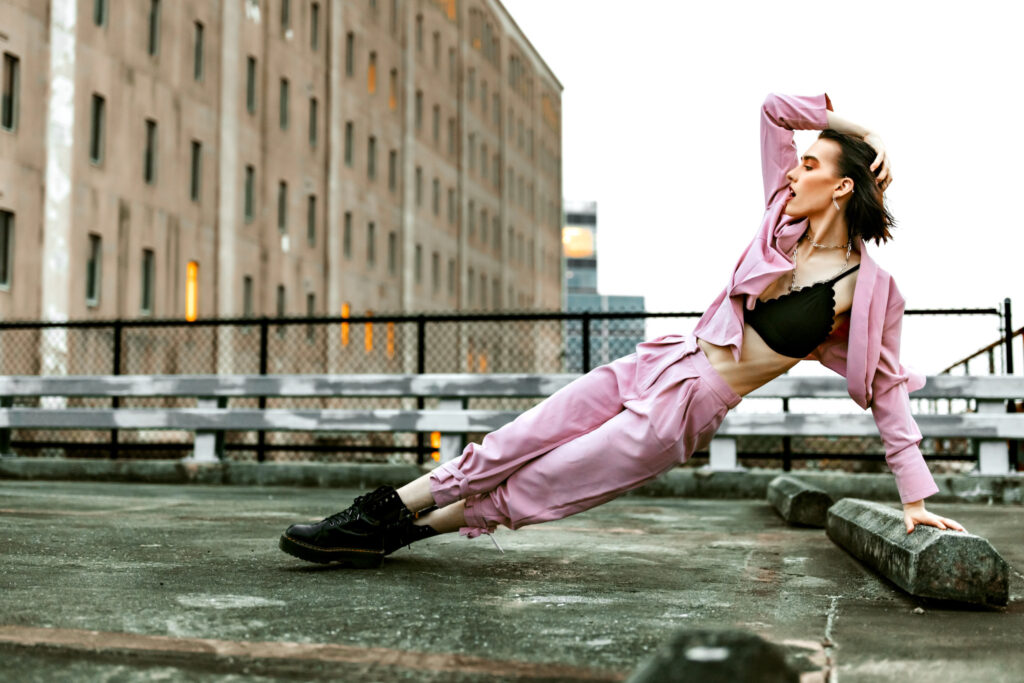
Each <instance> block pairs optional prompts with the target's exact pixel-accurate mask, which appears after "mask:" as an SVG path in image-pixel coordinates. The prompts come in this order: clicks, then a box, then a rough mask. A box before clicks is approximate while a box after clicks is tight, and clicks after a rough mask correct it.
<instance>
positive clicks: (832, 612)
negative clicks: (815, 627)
mask: <svg viewBox="0 0 1024 683" xmlns="http://www.w3.org/2000/svg"><path fill="white" fill-rule="evenodd" d="M831 597H832V602H831V603H830V604H829V606H828V620H827V621H826V622H825V640H824V641H823V642H822V646H823V647H824V650H825V681H826V683H839V669H838V667H837V666H836V658H835V647H836V643H835V641H834V640H833V639H832V627H833V626H835V623H836V617H837V616H838V614H839V598H840V597H842V596H839V595H833V596H831Z"/></svg>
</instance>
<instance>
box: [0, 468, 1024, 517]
mask: <svg viewBox="0 0 1024 683" xmlns="http://www.w3.org/2000/svg"><path fill="white" fill-rule="evenodd" d="M426 471H428V468H423V467H420V466H418V465H411V464H389V463H303V462H300V463H283V462H268V463H262V464H260V463H255V462H235V461H231V460H228V461H225V462H210V463H197V462H192V461H189V460H87V459H64V458H18V457H13V458H12V457H0V479H29V480H31V479H38V480H48V481H120V482H143V483H158V484H242V485H261V486H324V487H345V486H351V487H356V488H364V487H367V486H379V485H382V484H391V485H392V486H395V485H396V484H404V483H406V482H408V481H410V480H412V479H415V478H416V477H418V476H420V475H421V474H423V473H424V472H426ZM780 474H784V473H783V472H782V471H781V470H774V469H773V470H767V469H749V470H741V471H734V472H712V471H710V470H707V469H696V468H687V467H679V468H676V469H674V470H671V471H669V472H666V473H665V474H664V475H662V476H661V477H659V478H658V479H656V480H654V481H652V482H650V483H648V484H646V485H645V486H642V487H640V488H638V489H636V490H635V491H633V492H631V494H630V495H641V496H666V497H682V498H726V499H750V500H753V499H760V500H764V499H765V497H766V496H767V493H768V485H769V484H770V483H771V481H772V479H774V478H775V477H777V476H779V475H780ZM797 476H798V477H799V478H800V479H801V480H802V481H805V482H807V483H808V484H811V485H813V486H817V487H818V488H820V489H823V490H824V491H825V492H826V493H828V494H829V495H830V496H832V499H833V500H839V499H841V498H864V499H868V500H880V501H887V502H893V501H898V500H899V493H898V492H897V490H896V481H895V479H894V478H893V476H892V475H891V474H888V473H884V474H851V473H847V472H835V471H828V472H817V471H813V470H800V471H799V472H797ZM935 481H936V483H937V484H938V485H939V493H937V494H935V495H934V496H931V497H929V498H928V499H927V500H928V502H929V503H932V502H937V503H1004V504H1012V505H1024V474H1010V475H999V476H976V475H949V476H936V477H935Z"/></svg>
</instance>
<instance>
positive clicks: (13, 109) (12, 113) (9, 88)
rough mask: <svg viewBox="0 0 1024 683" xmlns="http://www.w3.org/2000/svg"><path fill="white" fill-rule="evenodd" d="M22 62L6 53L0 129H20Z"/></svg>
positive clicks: (0, 105)
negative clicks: (19, 103)
mask: <svg viewBox="0 0 1024 683" xmlns="http://www.w3.org/2000/svg"><path fill="white" fill-rule="evenodd" d="M20 66H21V61H20V60H19V59H18V58H17V57H15V56H14V55H12V54H11V53H10V52H5V53H4V91H3V102H2V104H0V128H3V129H4V130H14V129H15V128H17V127H18V99H19V97H18V91H19V90H20V89H21V88H20V87H19V81H20V80H21V73H20Z"/></svg>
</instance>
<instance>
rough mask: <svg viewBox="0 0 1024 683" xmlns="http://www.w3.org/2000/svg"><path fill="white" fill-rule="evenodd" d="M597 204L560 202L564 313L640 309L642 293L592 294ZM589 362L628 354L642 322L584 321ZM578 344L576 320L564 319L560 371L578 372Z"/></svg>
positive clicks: (642, 332) (594, 288)
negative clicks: (563, 353) (562, 207)
mask: <svg viewBox="0 0 1024 683" xmlns="http://www.w3.org/2000/svg"><path fill="white" fill-rule="evenodd" d="M597 245H598V242H597V202H592V201H589V202H580V201H570V200H566V202H565V227H563V228H562V256H563V258H564V259H565V304H564V308H565V310H566V311H569V312H570V313H582V312H584V311H590V312H603V313H609V312H643V311H645V310H646V309H645V307H644V298H643V297H642V296H619V295H609V294H604V295H602V294H598V291H597V252H598V247H597ZM589 324H590V366H591V367H596V366H598V365H603V364H605V363H610V362H611V361H613V360H615V359H616V358H620V357H622V356H625V355H628V354H630V353H632V352H633V350H634V347H635V346H636V345H637V344H639V343H640V342H642V341H644V339H645V338H646V335H645V320H644V319H643V318H636V319H624V320H615V319H611V320H601V319H598V320H591V321H590V323H589ZM582 347H583V340H582V329H581V324H580V322H579V321H577V320H570V321H567V322H566V332H565V349H566V371H567V372H579V371H580V369H581V367H580V361H581V353H580V351H581V349H582Z"/></svg>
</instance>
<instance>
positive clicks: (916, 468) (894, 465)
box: [885, 444, 939, 503]
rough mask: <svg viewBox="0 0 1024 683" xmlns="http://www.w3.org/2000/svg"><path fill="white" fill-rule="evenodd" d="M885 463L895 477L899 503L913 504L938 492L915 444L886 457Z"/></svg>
mask: <svg viewBox="0 0 1024 683" xmlns="http://www.w3.org/2000/svg"><path fill="white" fill-rule="evenodd" d="M885 461H886V463H888V465H889V469H890V470H891V471H892V473H893V475H894V476H895V477H896V488H897V489H898V490H899V492H900V502H901V503H914V502H916V501H919V500H921V499H923V498H927V497H928V496H931V495H934V494H936V493H938V492H939V487H938V485H936V483H935V479H934V478H932V473H931V471H930V470H929V469H928V464H927V463H926V462H925V460H924V456H923V455H921V450H920V449H919V448H918V446H917V444H911V445H909V446H907V447H906V448H904V449H903V450H901V451H899V452H898V453H893V454H892V455H888V456H886V458H885Z"/></svg>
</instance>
